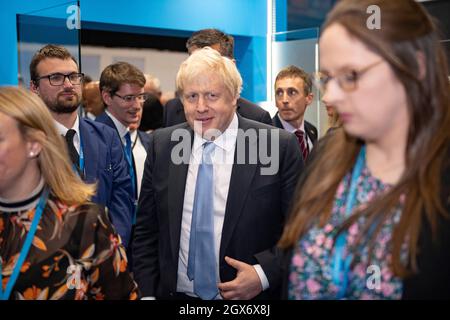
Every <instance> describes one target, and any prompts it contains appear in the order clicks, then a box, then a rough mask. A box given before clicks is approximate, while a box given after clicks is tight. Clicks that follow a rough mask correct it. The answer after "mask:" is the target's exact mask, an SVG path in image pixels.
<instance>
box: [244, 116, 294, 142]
mask: <svg viewBox="0 0 450 320" xmlns="http://www.w3.org/2000/svg"><path fill="white" fill-rule="evenodd" d="M238 119H239V128H240V129H243V130H244V132H245V131H246V130H249V129H250V130H251V129H253V130H258V133H261V132H262V131H264V130H267V133H268V134H269V135H271V134H273V133H275V134H278V135H279V137H280V139H282V140H285V139H289V138H290V137H291V136H292V133H290V132H288V131H286V130H283V129H280V128H277V127H275V126H273V125H268V124H265V123H262V122H259V121H255V120H251V119H248V118H245V117H243V116H238ZM259 130H261V131H259Z"/></svg>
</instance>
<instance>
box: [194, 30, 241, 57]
mask: <svg viewBox="0 0 450 320" xmlns="http://www.w3.org/2000/svg"><path fill="white" fill-rule="evenodd" d="M215 44H219V45H220V51H219V52H220V54H221V55H222V56H224V57H228V58H230V59H234V53H233V51H234V39H233V37H232V36H230V35H228V34H226V33H224V32H222V31H220V30H218V29H203V30H199V31H196V32H194V33H193V34H192V36H191V37H190V38H189V39H188V41H187V42H186V48H187V49H188V51H189V52H190V51H191V49H192V48H193V47H197V48H203V47H210V46H212V45H215Z"/></svg>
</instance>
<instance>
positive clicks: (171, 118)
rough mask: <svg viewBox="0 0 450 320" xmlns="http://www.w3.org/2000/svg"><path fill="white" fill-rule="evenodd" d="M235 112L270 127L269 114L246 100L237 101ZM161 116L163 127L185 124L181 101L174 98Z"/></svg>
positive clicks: (167, 104)
mask: <svg viewBox="0 0 450 320" xmlns="http://www.w3.org/2000/svg"><path fill="white" fill-rule="evenodd" d="M236 111H237V113H238V114H239V115H241V116H243V117H244V118H247V119H250V120H255V121H258V122H261V123H266V124H270V125H272V119H271V118H270V114H269V113H268V112H267V111H266V110H264V109H263V108H261V107H260V106H258V105H257V104H254V103H252V102H250V101H248V100H246V99H243V98H239V99H238V101H237V109H236ZM163 116H164V119H163V125H164V127H170V126H174V125H176V124H180V123H183V122H186V116H185V115H184V107H183V103H182V102H181V100H180V99H179V98H175V99H171V100H169V101H167V103H166V106H165V107H164V115H163Z"/></svg>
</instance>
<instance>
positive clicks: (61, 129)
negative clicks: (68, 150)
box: [54, 115, 80, 154]
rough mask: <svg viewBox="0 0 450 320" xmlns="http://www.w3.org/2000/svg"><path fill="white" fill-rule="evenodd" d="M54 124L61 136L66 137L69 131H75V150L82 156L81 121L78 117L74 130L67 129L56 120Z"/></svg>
mask: <svg viewBox="0 0 450 320" xmlns="http://www.w3.org/2000/svg"><path fill="white" fill-rule="evenodd" d="M54 122H55V125H56V130H58V132H59V134H60V135H63V136H66V133H67V131H69V129H73V130H75V135H74V136H73V144H74V146H75V149H77V152H78V154H80V120H79V119H78V115H77V118H76V119H75V122H74V124H73V127H72V128H66V127H65V126H63V125H62V124H61V123H59V122H58V121H56V120H55V121H54Z"/></svg>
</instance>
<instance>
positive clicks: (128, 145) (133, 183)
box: [125, 132, 137, 225]
mask: <svg viewBox="0 0 450 320" xmlns="http://www.w3.org/2000/svg"><path fill="white" fill-rule="evenodd" d="M136 134H137V133H136ZM125 141H126V145H125V158H126V160H127V162H128V171H129V173H130V177H131V188H132V190H133V198H134V199H133V200H134V206H133V217H132V224H133V225H135V224H136V213H137V191H136V174H135V172H134V167H133V155H132V153H133V150H132V148H131V135H130V133H129V132H128V133H127V135H126V136H125Z"/></svg>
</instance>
